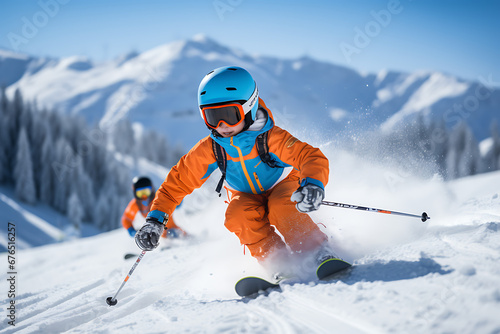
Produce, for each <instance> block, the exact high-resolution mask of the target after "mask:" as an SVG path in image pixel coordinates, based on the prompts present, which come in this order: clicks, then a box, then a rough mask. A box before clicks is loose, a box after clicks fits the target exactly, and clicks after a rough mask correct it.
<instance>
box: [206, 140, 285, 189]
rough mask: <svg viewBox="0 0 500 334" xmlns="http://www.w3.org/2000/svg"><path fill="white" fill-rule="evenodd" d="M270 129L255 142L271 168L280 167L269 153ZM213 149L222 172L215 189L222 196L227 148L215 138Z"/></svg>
mask: <svg viewBox="0 0 500 334" xmlns="http://www.w3.org/2000/svg"><path fill="white" fill-rule="evenodd" d="M267 136H268V131H266V132H264V133H261V134H260V135H258V136H257V139H256V140H255V142H256V143H257V152H259V157H260V159H261V160H262V162H264V163H265V164H267V165H268V166H269V167H271V168H276V167H279V165H278V163H277V162H276V160H274V159H273V158H271V155H270V154H269V145H268V143H267ZM212 149H213V151H214V155H215V159H216V160H217V166H219V170H220V172H221V174H222V176H221V178H220V180H219V183H218V184H217V188H215V191H216V192H218V193H219V197H220V196H221V193H220V192H221V189H222V185H223V184H224V180H225V179H226V165H227V157H226V150H224V148H223V147H222V146H220V145H219V143H217V142H216V141H215V140H213V139H212Z"/></svg>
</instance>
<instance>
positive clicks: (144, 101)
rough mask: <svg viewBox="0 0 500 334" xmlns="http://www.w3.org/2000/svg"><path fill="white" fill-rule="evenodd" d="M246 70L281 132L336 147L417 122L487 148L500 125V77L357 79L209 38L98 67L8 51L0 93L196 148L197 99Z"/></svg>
mask: <svg viewBox="0 0 500 334" xmlns="http://www.w3.org/2000/svg"><path fill="white" fill-rule="evenodd" d="M226 65H237V66H242V67H244V68H246V69H247V70H248V71H249V72H250V73H251V74H252V76H253V77H254V79H255V81H256V82H257V85H258V87H259V93H260V97H261V98H262V99H263V100H264V101H265V102H266V104H267V106H268V107H270V108H271V110H272V111H273V113H274V117H275V120H276V122H277V124H278V125H281V126H284V127H286V128H287V129H290V130H293V131H294V133H296V134H297V135H306V134H307V137H308V139H309V140H311V141H313V142H314V140H321V141H328V140H331V139H332V138H336V137H338V136H357V135H359V134H360V133H361V132H362V131H363V130H376V129H380V130H381V131H391V130H393V129H395V128H396V127H398V126H404V124H406V122H408V121H409V120H411V119H413V118H414V117H415V116H417V115H423V116H424V118H425V119H427V120H434V121H439V122H444V124H445V125H446V126H448V127H449V128H451V127H453V126H455V125H456V124H458V123H459V122H461V121H465V122H466V123H467V124H468V125H469V127H470V128H471V129H472V131H473V133H474V135H475V136H476V138H477V139H478V140H483V139H485V138H488V137H489V136H490V124H491V123H492V122H493V121H495V120H496V121H497V122H498V121H499V120H500V113H499V110H500V88H498V87H497V86H496V84H495V82H494V81H493V78H491V77H489V78H488V77H485V78H478V80H477V81H466V80H463V79H460V78H458V77H456V76H453V75H451V74H445V73H441V72H430V71H427V72H425V71H420V72H415V73H402V72H396V71H390V70H381V71H380V72H379V73H360V72H358V71H356V70H354V69H350V68H347V67H343V66H338V65H335V64H332V63H327V62H322V61H317V60H315V59H312V58H309V57H302V58H299V59H279V58H273V57H268V56H258V55H250V54H248V53H245V52H243V51H241V50H237V49H233V48H230V47H227V46H224V45H221V44H220V43H218V42H216V41H214V40H212V39H210V38H208V37H206V36H203V35H197V36H195V37H193V38H192V39H189V40H182V41H175V42H171V43H168V44H164V45H160V46H158V47H156V48H154V49H151V50H148V51H145V52H142V53H137V52H130V53H129V54H126V55H124V56H122V57H119V58H117V59H114V60H111V61H107V62H104V63H95V62H93V61H92V60H91V59H88V58H85V57H82V56H73V57H67V58H61V59H56V58H48V57H35V56H29V55H25V54H19V53H14V52H11V51H8V50H0V85H3V86H6V87H7V94H8V96H12V95H13V94H14V91H15V90H16V89H20V90H21V92H22V93H23V96H24V97H25V98H26V99H28V100H30V101H36V103H37V105H38V106H39V107H40V106H41V107H44V108H49V109H57V110H60V111H61V112H65V113H70V114H78V115H81V116H83V117H84V118H85V119H86V120H87V121H88V122H90V123H99V124H100V125H101V127H102V128H103V129H107V128H111V127H112V126H114V125H115V124H116V123H117V122H118V121H119V120H121V119H123V118H128V119H129V120H130V121H132V122H137V123H139V124H141V125H142V126H143V127H145V128H150V129H154V130H157V131H159V132H161V133H163V134H164V135H165V136H166V137H167V138H168V139H169V140H171V141H172V142H176V143H180V144H182V145H184V146H186V147H190V146H192V145H193V144H194V143H196V142H197V141H198V140H199V139H200V138H202V137H203V136H205V135H206V134H207V133H208V132H207V129H206V127H205V126H204V124H203V122H202V121H201V119H200V116H199V111H198V107H197V96H196V95H197V89H198V84H199V82H200V81H201V79H202V78H203V76H204V75H205V74H206V73H208V72H209V71H210V70H212V69H214V68H217V67H219V66H226Z"/></svg>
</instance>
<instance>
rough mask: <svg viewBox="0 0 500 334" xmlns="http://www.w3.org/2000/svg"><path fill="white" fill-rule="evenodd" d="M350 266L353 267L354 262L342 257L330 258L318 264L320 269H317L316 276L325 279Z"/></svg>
mask: <svg viewBox="0 0 500 334" xmlns="http://www.w3.org/2000/svg"><path fill="white" fill-rule="evenodd" d="M350 267H352V264H350V263H349V262H347V261H344V260H342V259H339V258H332V259H328V260H325V261H323V262H321V264H320V265H319V266H318V269H316V276H317V277H318V279H320V280H324V279H326V278H327V277H331V276H333V275H336V274H338V273H340V272H343V271H344V270H346V269H348V268H350Z"/></svg>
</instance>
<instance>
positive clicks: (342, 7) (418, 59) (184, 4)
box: [0, 0, 500, 86]
mask: <svg viewBox="0 0 500 334" xmlns="http://www.w3.org/2000/svg"><path fill="white" fill-rule="evenodd" d="M0 8H1V10H0V33H1V35H0V47H3V48H8V49H16V50H18V51H20V52H25V53H29V54H32V55H36V56H53V57H65V56H70V55H86V56H89V57H90V58H92V59H93V60H95V61H102V60H108V59H111V58H114V57H117V56H119V55H121V54H123V53H126V52H129V51H131V50H136V51H139V52H141V51H145V50H148V49H151V48H153V47H155V46H158V45H160V44H164V43H168V42H171V41H174V40H180V39H189V38H192V37H193V36H194V35H196V34H198V33H203V34H205V35H207V36H209V37H211V38H213V39H215V40H216V41H218V42H220V43H222V44H224V45H227V46H230V47H234V48H239V49H241V50H243V51H245V52H248V53H251V54H259V55H268V56H277V57H282V58H298V57H301V56H305V55H307V56H310V57H312V58H315V59H318V60H323V61H328V62H332V63H335V64H338V65H344V66H348V67H351V68H354V69H357V70H360V71H368V72H377V71H379V70H381V69H384V68H388V69H393V70H400V71H405V72H412V71H415V70H420V69H424V70H438V71H444V72H446V73H451V74H454V75H457V76H459V77H462V78H465V79H472V80H478V79H479V78H480V77H484V78H487V77H489V76H491V78H492V80H491V82H494V83H496V85H497V86H500V83H499V82H500V61H499V59H500V37H499V33H500V19H499V18H500V1H493V0H492V1H472V0H471V1H464V0H441V1H439V0H399V1H398V0H383V1H380V0H372V1H361V0H359V1H355V0H339V1H334V0H324V1H314V0H312V1H292V0H288V1H285V0H275V1H270V0H268V1H264V0H203V1H197V0H176V1H165V0H164V1H159V0H119V1H118V0H108V1H106V0H85V1H83V0H39V1H38V0H33V1H19V0H3V1H2V2H1V5H0ZM30 28H31V29H30Z"/></svg>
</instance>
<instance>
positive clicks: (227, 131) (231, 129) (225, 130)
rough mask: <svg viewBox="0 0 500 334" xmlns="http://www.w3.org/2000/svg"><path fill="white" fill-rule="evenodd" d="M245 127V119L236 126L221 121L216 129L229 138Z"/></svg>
mask: <svg viewBox="0 0 500 334" xmlns="http://www.w3.org/2000/svg"><path fill="white" fill-rule="evenodd" d="M244 127H245V121H243V122H241V123H240V124H238V125H235V126H227V125H226V124H225V123H224V122H221V123H220V126H219V127H218V128H217V129H215V131H217V132H218V133H219V134H220V135H221V136H222V137H224V138H228V137H232V136H236V135H237V134H238V133H240V132H241V130H243V128H244Z"/></svg>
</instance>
